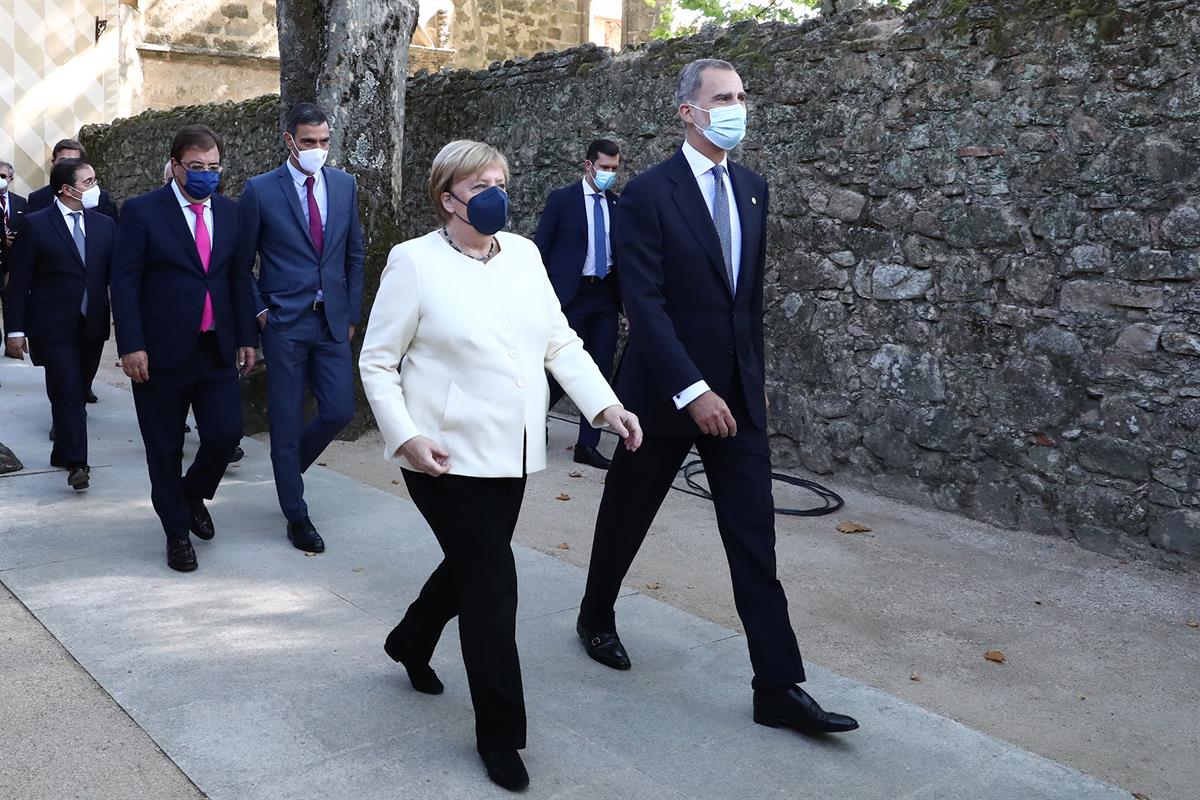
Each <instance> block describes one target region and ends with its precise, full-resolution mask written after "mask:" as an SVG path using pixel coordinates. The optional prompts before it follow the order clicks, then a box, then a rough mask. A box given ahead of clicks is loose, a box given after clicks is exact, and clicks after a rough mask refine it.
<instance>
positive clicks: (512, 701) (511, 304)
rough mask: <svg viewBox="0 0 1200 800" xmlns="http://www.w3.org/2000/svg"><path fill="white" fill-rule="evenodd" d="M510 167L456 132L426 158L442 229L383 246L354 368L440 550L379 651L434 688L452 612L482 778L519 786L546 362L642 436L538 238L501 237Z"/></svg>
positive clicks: (587, 401)
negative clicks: (532, 505) (522, 560)
mask: <svg viewBox="0 0 1200 800" xmlns="http://www.w3.org/2000/svg"><path fill="white" fill-rule="evenodd" d="M507 182H508V163H507V161H506V160H505V158H504V156H503V155H502V154H501V153H500V152H499V151H498V150H496V149H495V148H493V147H491V146H489V145H487V144H483V143H481V142H470V141H456V142H451V143H450V144H448V145H446V146H445V147H444V148H442V150H441V152H440V153H438V155H437V157H436V158H434V160H433V167H432V169H431V171H430V177H429V197H430V200H431V201H432V202H433V206H434V209H435V210H436V211H437V213H438V216H439V217H440V218H441V220H442V223H443V225H444V227H442V228H440V229H439V230H435V231H433V232H431V233H428V234H426V235H424V236H421V237H419V238H417V239H412V240H410V241H407V242H404V243H403V244H399V245H396V246H395V247H394V248H392V251H391V253H390V254H389V256H388V262H387V267H386V268H385V269H384V271H383V277H382V279H381V281H380V285H379V292H378V294H377V295H376V297H375V304H374V306H373V308H372V310H371V317H370V320H369V322H368V324H367V331H366V336H365V339H364V341H363V348H362V354H361V356H360V358H359V370H360V372H361V374H362V381H363V387H364V388H365V390H366V394H367V399H368V400H369V401H370V403H371V410H372V411H373V412H374V413H375V419H376V421H377V422H378V424H379V430H380V432H381V433H382V434H383V438H384V441H385V448H386V450H385V453H384V455H385V457H386V458H387V459H388V460H394V461H399V462H400V466H401V469H402V474H403V476H404V482H405V484H406V485H407V486H408V490H409V494H410V495H411V497H412V499H413V502H414V503H416V505H417V508H418V509H419V510H420V511H421V514H422V515H424V517H425V520H426V522H428V523H429V526H430V527H431V528H432V529H433V533H434V535H435V536H436V537H437V540H438V543H439V544H440V545H441V547H442V551H443V553H444V554H445V558H444V560H443V561H442V563H441V564H439V565H438V567H437V569H435V570H434V572H433V574H432V575H430V576H429V579H428V580H427V581H426V583H425V586H424V587H423V588H422V589H421V593H420V596H418V597H417V599H416V600H415V601H414V602H413V604H412V605H411V606H409V608H408V612H407V613H406V614H405V615H404V619H402V620H401V621H400V623H399V624H398V625H397V626H396V628H395V630H393V631H392V632H391V634H389V636H388V638H387V642H386V643H385V645H384V647H385V649H386V650H387V653H388V655H389V656H391V657H392V658H393V659H394V660H396V661H398V662H400V663H402V664H403V665H404V667H405V669H407V670H408V675H409V679H410V680H411V681H412V684H413V688H415V689H417V690H418V691H422V692H427V693H430V694H438V693H440V692H441V691H442V688H443V687H442V683H441V681H440V680H438V677H437V675H436V674H435V673H434V672H433V670H432V669H431V668H430V666H429V659H430V657H431V656H432V655H433V651H434V648H435V647H436V645H437V642H438V639H439V638H440V636H441V633H442V629H443V628H444V627H445V625H446V623H447V622H449V621H450V620H451V619H453V618H454V617H455V616H457V617H458V625H459V633H460V637H461V640H462V653H463V662H464V664H465V666H466V671H467V681H468V683H469V684H470V689H471V700H472V703H473V704H474V707H475V722H476V724H475V729H476V744H477V747H478V750H479V753H480V756H481V757H482V759H483V762H484V765H485V766H486V768H487V772H488V775H489V777H491V779H492V780H493V781H495V782H496V783H498V784H500V785H501V786H504V787H505V788H508V789H520V788H523V787H525V786H526V785H528V783H529V776H528V773H527V772H526V771H525V766H524V764H523V763H522V762H521V758H520V756H519V755H518V753H517V751H518V750H520V749H523V748H524V747H525V703H524V695H523V691H522V687H521V668H520V663H519V660H518V656H517V645H516V611H517V575H516V566H515V564H514V562H513V555H512V548H511V544H510V543H511V540H512V535H513V529H514V528H515V527H516V523H517V515H518V513H519V512H520V509H521V500H522V497H523V494H524V489H525V478H526V475H527V474H528V473H530V472H536V471H538V470H541V469H545V467H546V439H545V424H546V410H547V408H546V407H547V403H548V400H549V388H548V387H547V384H546V378H545V374H546V371H549V372H550V374H551V375H553V376H554V378H555V379H556V380H558V382H559V384H560V385H561V386H562V387H563V388H564V389H565V390H566V392H567V394H568V395H570V397H571V399H572V400H574V401H575V404H576V405H577V406H579V408H580V410H581V411H582V412H583V414H584V416H586V417H587V418H588V419H591V420H593V424H594V425H596V426H597V427H600V426H607V427H609V428H611V429H612V430H614V431H616V432H617V433H618V434H620V436H621V438H622V439H624V440H625V447H627V448H629V449H630V450H635V449H637V447H638V446H639V445H640V444H641V439H642V432H641V428H640V426H639V424H638V420H637V417H636V416H635V415H634V414H632V413H631V412H629V411H626V410H625V409H624V408H622V407H621V404H620V402H619V401H618V400H617V397H616V395H615V394H613V391H612V389H611V388H610V387H609V385H608V383H607V382H606V381H605V380H604V377H603V376H602V375H601V374H600V371H599V370H598V369H597V368H596V365H595V363H594V362H593V361H592V359H591V357H590V356H589V355H588V354H587V352H586V351H585V350H584V349H583V343H582V342H581V341H580V339H579V337H578V336H576V335H575V332H574V331H572V330H571V328H570V326H569V325H568V324H567V320H566V318H565V317H564V316H563V314H562V311H561V310H560V308H559V303H558V299H557V297H556V296H555V294H554V289H553V288H552V287H551V285H550V281H549V279H548V278H547V276H546V270H545V267H544V266H543V265H542V260H541V256H540V254H539V252H538V249H537V247H536V246H535V245H534V244H533V242H531V241H529V240H528V239H525V238H523V237H521V236H518V235H516V234H512V233H503V232H500V229H501V228H502V227H503V226H504V224H505V222H506V221H507V216H508V196H507V194H506V193H505V186H506V185H507Z"/></svg>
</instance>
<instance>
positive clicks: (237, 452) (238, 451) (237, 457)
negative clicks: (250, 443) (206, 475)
mask: <svg viewBox="0 0 1200 800" xmlns="http://www.w3.org/2000/svg"><path fill="white" fill-rule="evenodd" d="M245 457H246V451H245V450H243V449H242V446H241V445H238V446H237V447H235V448H233V455H231V456H230V457H229V463H230V464H236V463H237V462H239V461H241V460H242V459H243V458H245Z"/></svg>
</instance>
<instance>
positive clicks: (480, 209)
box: [450, 186, 508, 236]
mask: <svg viewBox="0 0 1200 800" xmlns="http://www.w3.org/2000/svg"><path fill="white" fill-rule="evenodd" d="M450 196H451V197H453V198H454V199H455V200H458V202H460V203H461V202H462V200H459V198H458V196H457V195H455V194H453V193H451V194H450ZM466 206H467V218H466V219H463V218H462V217H458V212H457V211H456V212H454V216H456V217H458V218H459V219H463V222H465V223H467V224H468V225H470V226H471V227H472V228H474V229H475V230H477V231H479V232H480V233H482V234H483V235H484V236H491V235H492V234H493V233H495V232H496V231H498V230H500V229H501V228H503V227H504V224H505V223H506V222H508V195H507V194H506V193H505V191H504V190H503V189H501V188H500V187H499V186H491V187H488V188H487V189H484V190H483V191H482V192H480V193H479V194H477V195H475V196H474V197H472V198H471V201H470V202H469V203H466Z"/></svg>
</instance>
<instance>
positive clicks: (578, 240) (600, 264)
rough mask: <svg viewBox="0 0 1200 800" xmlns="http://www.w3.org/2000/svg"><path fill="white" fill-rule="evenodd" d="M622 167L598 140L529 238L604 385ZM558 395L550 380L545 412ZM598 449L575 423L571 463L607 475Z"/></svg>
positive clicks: (613, 337) (594, 433) (583, 423)
mask: <svg viewBox="0 0 1200 800" xmlns="http://www.w3.org/2000/svg"><path fill="white" fill-rule="evenodd" d="M620 166H621V151H620V148H618V147H617V143H616V142H613V141H610V140H608V139H597V140H596V141H594V142H592V143H591V144H590V145H588V149H587V153H586V156H585V158H584V162H583V178H582V179H581V180H578V181H575V182H574V183H572V184H570V185H568V186H564V187H562V188H560V189H555V190H554V191H553V192H551V193H550V197H548V198H547V199H546V208H545V209H544V210H543V211H542V218H541V220H540V221H539V222H538V229H537V233H536V234H534V237H533V241H534V242H536V243H537V246H538V250H540V251H541V252H542V261H543V262H545V264H546V271H547V272H548V273H549V274H550V283H551V284H553V286H554V292H555V294H557V295H558V302H559V303H560V304H561V305H562V310H563V314H565V315H566V317H567V321H568V322H569V323H571V327H572V328H574V329H575V333H577V334H579V338H580V339H582V340H583V346H584V348H586V349H587V351H588V353H589V354H590V355H591V357H592V360H593V361H595V362H596V366H598V367H599V368H600V372H601V374H603V375H604V377H605V378H606V379H607V378H610V377H611V376H612V364H613V357H614V356H615V355H616V352H617V317H618V316H619V315H620V311H621V295H620V290H619V288H618V286H617V264H616V260H615V259H614V258H613V251H612V245H611V236H610V234H611V231H612V217H613V214H614V212H615V209H616V204H617V195H616V194H615V193H614V192H612V191H611V189H612V186H613V185H614V184H615V183H616V180H617V170H618V169H619V168H620ZM562 396H563V390H562V387H560V386H559V385H558V383H557V382H556V381H555V380H554V379H553V378H551V379H550V406H551V407H552V408H553V407H554V404H555V403H557V402H558V401H559V400H560V399H561V398H562ZM599 443H600V429H599V428H593V427H592V425H591V423H590V422H589V421H588V420H585V419H580V420H579V438H578V439H576V442H575V461H576V463H579V464H588V465H590V466H593V467H596V468H598V469H608V468H609V466H610V465H611V463H612V462H611V461H609V459H608V458H607V457H605V456H604V455H603V454H602V453H601V452H600V451H599V450H597V449H596V445H598V444H599Z"/></svg>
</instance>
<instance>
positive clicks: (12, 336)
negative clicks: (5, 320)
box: [8, 331, 25, 339]
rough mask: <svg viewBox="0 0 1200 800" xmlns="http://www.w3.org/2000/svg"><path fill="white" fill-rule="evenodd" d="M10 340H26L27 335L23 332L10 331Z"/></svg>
mask: <svg viewBox="0 0 1200 800" xmlns="http://www.w3.org/2000/svg"><path fill="white" fill-rule="evenodd" d="M8 338H9V339H24V338H25V334H24V333H23V332H22V331H9V333H8Z"/></svg>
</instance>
